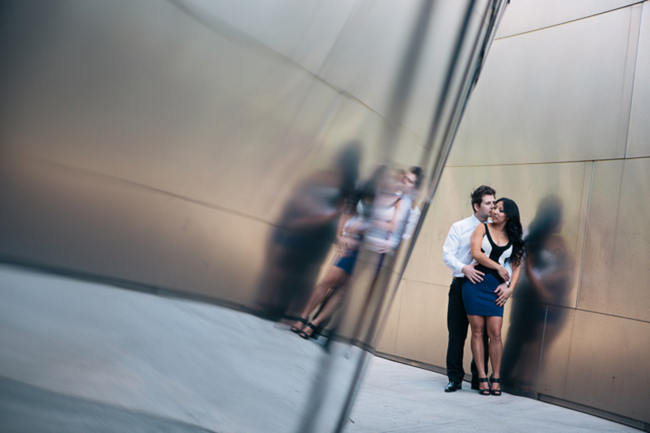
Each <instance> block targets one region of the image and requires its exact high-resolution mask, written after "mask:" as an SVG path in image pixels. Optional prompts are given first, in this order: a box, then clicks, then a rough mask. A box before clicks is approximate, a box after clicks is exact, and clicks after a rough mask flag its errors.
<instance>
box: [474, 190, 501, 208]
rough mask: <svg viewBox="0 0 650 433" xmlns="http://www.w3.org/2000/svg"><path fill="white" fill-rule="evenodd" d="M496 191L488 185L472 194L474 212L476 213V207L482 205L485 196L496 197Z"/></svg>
mask: <svg viewBox="0 0 650 433" xmlns="http://www.w3.org/2000/svg"><path fill="white" fill-rule="evenodd" d="M495 194H496V191H494V189H493V188H492V187H489V186H487V185H481V186H479V187H478V188H476V189H475V190H474V192H473V193H472V196H471V197H472V212H476V209H474V205H475V204H477V205H479V206H480V205H481V202H482V201H483V196H484V195H495Z"/></svg>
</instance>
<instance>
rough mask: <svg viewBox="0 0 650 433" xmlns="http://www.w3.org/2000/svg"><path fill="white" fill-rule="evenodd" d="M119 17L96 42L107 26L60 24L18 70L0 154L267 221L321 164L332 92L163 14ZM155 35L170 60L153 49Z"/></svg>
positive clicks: (178, 16) (101, 22)
mask: <svg viewBox="0 0 650 433" xmlns="http://www.w3.org/2000/svg"><path fill="white" fill-rule="evenodd" d="M88 7H89V8H91V7H90V6H88ZM81 9H82V10H83V8H81ZM127 11H129V12H131V13H132V15H131V19H130V20H126V21H125V22H123V23H122V25H121V31H120V32H103V31H101V29H102V28H103V26H105V25H107V21H108V18H106V15H101V14H95V15H93V14H90V16H89V17H88V18H87V20H91V21H92V25H90V24H88V25H84V24H82V23H83V21H80V20H75V19H73V17H69V16H68V17H67V18H68V19H67V20H65V19H63V18H62V23H61V26H60V28H58V27H54V30H52V32H51V33H52V34H49V35H47V36H49V38H46V39H45V40H47V41H48V42H47V43H44V49H42V50H35V51H33V52H31V57H30V56H27V59H25V61H23V62H17V63H18V64H17V65H16V67H15V69H14V70H13V72H14V74H13V75H14V76H15V77H17V78H16V80H15V83H14V84H15V85H13V86H12V88H13V91H12V93H11V94H10V100H11V101H12V110H10V113H11V114H9V116H11V117H9V119H7V128H6V129H5V132H6V134H7V135H6V137H8V139H7V141H6V142H5V145H6V146H7V147H13V148H17V149H20V150H21V151H24V152H30V153H33V154H37V155H39V156H44V157H46V158H49V159H51V160H55V161H59V162H62V163H65V164H67V165H71V166H77V167H83V168H85V169H88V170H91V171H97V172H99V173H104V174H109V175H112V176H116V177H119V178H123V179H128V180H131V181H134V182H137V183H140V184H143V185H149V186H155V187H156V188H157V189H160V190H163V191H167V192H171V193H174V194H178V195H181V196H185V197H189V198H192V199H196V200H200V201H204V202H208V203H211V204H215V205H221V206H225V207H227V208H228V209H230V210H235V211H238V212H243V213H246V214H249V215H255V216H256V217H261V218H264V219H266V220H267V221H273V219H274V216H275V213H276V212H277V211H278V210H279V208H280V207H281V203H282V201H283V198H284V197H286V196H287V194H289V191H290V189H291V187H292V185H293V183H294V182H295V181H296V180H297V179H298V178H299V177H300V176H302V175H303V174H304V173H301V172H300V170H305V171H307V172H308V171H312V170H313V169H314V168H315V167H316V166H319V165H321V164H322V160H325V161H327V159H326V158H323V156H322V154H321V155H320V156H321V161H318V157H317V156H316V157H315V152H317V151H318V150H319V149H322V148H323V147H327V144H324V143H322V142H319V141H318V138H317V137H318V134H319V133H321V132H322V130H323V128H327V127H328V126H329V125H328V123H327V122H328V119H329V118H330V117H331V112H332V110H336V108H337V107H338V105H339V99H340V96H339V95H338V93H337V91H335V90H333V89H331V88H330V87H328V86H327V85H325V84H324V83H322V82H321V81H319V80H317V79H315V78H314V77H313V76H311V75H310V74H309V73H307V72H306V71H304V70H301V69H299V68H296V67H293V66H292V65H290V64H287V63H286V62H284V61H282V60H280V59H278V58H276V57H273V56H268V55H262V54H260V53H259V52H257V51H255V50H251V49H250V47H248V46H246V45H242V44H237V43H233V42H232V41H230V40H227V39H225V38H223V37H221V36H220V35H218V34H215V33H213V32H210V31H208V30H206V29H204V28H203V27H202V26H198V25H196V23H195V22H192V21H191V20H189V19H188V18H187V17H186V16H185V15H184V14H182V13H181V12H180V11H179V10H178V9H176V8H174V7H171V6H169V4H168V3H164V4H162V5H160V8H155V11H156V12H155V13H152V11H151V10H142V8H139V7H138V6H137V5H136V4H133V5H131V6H129V7H127ZM77 13H79V12H77ZM71 15H73V14H72V13H71ZM64 16H65V15H64ZM109 16H110V15H109ZM139 18H141V19H139ZM108 22H110V21H108ZM25 28H28V26H25ZM162 28H164V29H165V31H166V32H171V34H169V33H165V34H166V35H167V36H168V37H169V38H171V39H174V40H175V41H176V43H177V44H178V45H179V48H178V50H170V49H169V47H167V46H165V45H164V44H161V43H160V42H159V38H160V34H161V32H162ZM18 38H19V36H18V35H16V39H18ZM122 38H128V40H129V43H128V44H124V43H123V39H122ZM80 40H83V41H84V44H79V43H78V41H80ZM77 45H79V46H77ZM97 46H102V47H104V49H102V50H100V49H97V48H96V47H97ZM68 47H74V50H71V49H69V48H68ZM79 57H81V58H84V61H85V64H84V67H83V68H81V67H79V68H74V67H71V65H74V64H75V59H77V58H79ZM224 58H227V59H228V62H227V64H228V67H224V62H223V59H224ZM32 62H35V63H39V64H40V63H45V64H48V65H50V67H48V68H33V67H31V66H30V65H31V64H32ZM161 64H163V65H165V67H161V66H160V65H161ZM188 65H192V67H189V66H188ZM107 76H111V77H116V79H111V80H107V79H106V77H107ZM98 89H100V90H98ZM98 92H100V93H99V94H98ZM100 100H101V104H100V103H98V101H100ZM35 124H38V125H39V127H38V128H34V127H33V125H35ZM350 138H352V137H351V136H346V137H345V138H344V140H349V139H350ZM340 144H341V143H335V144H334V145H333V146H332V149H336V147H338V146H339V145H340ZM334 152H335V150H332V153H334ZM328 162H329V161H328Z"/></svg>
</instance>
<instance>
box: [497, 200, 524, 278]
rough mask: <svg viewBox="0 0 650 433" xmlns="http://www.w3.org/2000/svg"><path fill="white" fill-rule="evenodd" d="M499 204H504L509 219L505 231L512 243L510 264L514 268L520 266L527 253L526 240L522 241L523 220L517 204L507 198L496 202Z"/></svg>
mask: <svg viewBox="0 0 650 433" xmlns="http://www.w3.org/2000/svg"><path fill="white" fill-rule="evenodd" d="M499 202H501V203H503V213H505V214H506V217H507V218H508V220H507V221H506V227H505V230H506V234H507V235H508V240H509V241H510V242H511V243H512V254H511V255H510V262H511V263H512V266H519V264H520V263H521V259H522V257H523V256H524V251H525V245H524V240H523V239H522V234H523V229H522V228H521V220H520V218H519V208H518V207H517V203H515V202H514V201H512V200H510V199H509V198H506V197H502V198H500V199H499V200H497V201H496V203H499ZM496 203H495V204H496Z"/></svg>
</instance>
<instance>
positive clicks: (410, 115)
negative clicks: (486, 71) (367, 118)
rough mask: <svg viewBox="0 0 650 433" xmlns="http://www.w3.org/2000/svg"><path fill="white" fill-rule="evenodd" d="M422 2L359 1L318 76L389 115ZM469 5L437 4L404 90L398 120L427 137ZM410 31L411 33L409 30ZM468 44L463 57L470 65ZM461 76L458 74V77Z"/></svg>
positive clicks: (481, 4)
mask: <svg viewBox="0 0 650 433" xmlns="http://www.w3.org/2000/svg"><path fill="white" fill-rule="evenodd" d="M423 4H424V2H419V1H410V2H402V3H400V4H399V7H396V3H395V2H393V1H391V0H382V1H375V0H365V1H362V2H360V3H359V5H358V7H357V8H355V11H354V13H353V14H351V16H350V19H349V21H348V22H347V23H346V25H345V27H344V28H343V29H342V31H341V33H340V35H339V38H338V39H337V41H336V43H335V44H334V46H333V48H332V50H331V53H330V54H329V56H328V59H327V61H326V62H325V64H324V66H323V68H322V69H321V71H320V73H319V75H320V76H321V77H322V78H323V79H324V80H325V81H327V82H328V83H332V84H333V85H334V86H335V87H339V88H342V89H345V90H346V91H347V92H349V93H350V94H352V95H353V96H354V97H356V98H358V99H359V100H361V101H362V102H363V103H364V104H366V105H367V106H368V107H370V108H371V109H372V110H374V111H377V112H378V113H380V114H381V115H382V116H388V115H389V113H388V111H389V107H388V104H389V103H391V100H392V99H391V98H392V97H393V96H392V92H393V90H392V89H393V88H394V86H395V84H396V80H397V79H398V77H399V74H400V72H403V71H400V65H402V62H403V61H404V59H405V56H406V54H407V53H408V52H407V50H406V49H405V47H406V43H407V41H408V40H409V38H410V37H411V36H412V35H411V30H410V29H411V28H412V26H413V25H414V23H415V19H416V18H417V14H418V13H419V11H420V8H421V6H422V5H423ZM467 4H468V3H467V2H464V1H463V2H433V6H432V9H433V14H432V16H431V20H430V21H429V26H428V33H427V35H426V39H425V41H424V43H423V47H425V49H423V50H422V52H421V57H420V59H419V64H418V68H417V69H419V71H418V72H417V74H415V76H414V82H413V87H412V89H411V92H410V94H409V95H407V94H405V92H402V95H400V96H402V97H403V98H406V97H407V96H408V97H409V98H410V99H409V100H406V102H407V104H406V106H405V107H404V109H405V112H404V117H403V118H400V119H394V120H395V121H397V122H400V123H401V124H403V125H405V126H406V127H407V128H408V129H411V130H413V132H415V133H416V134H419V135H421V136H423V137H425V136H426V134H427V132H428V130H429V128H430V124H431V119H432V115H433V108H434V104H435V103H436V101H437V98H438V97H439V96H440V91H441V88H442V84H443V81H444V80H443V77H445V75H446V73H447V68H448V67H449V61H450V58H451V55H452V47H453V45H454V42H455V40H456V37H457V34H458V33H457V32H458V29H459V28H460V26H461V24H462V20H463V15H464V13H465V9H466V7H467ZM487 4H488V2H487V1H485V0H481V1H478V2H476V11H484V10H485V9H486V6H487ZM482 17H483V14H482V13H479V12H477V13H475V14H473V15H472V19H471V23H470V34H471V33H472V32H475V31H476V30H477V27H478V24H479V22H480V20H481V18H482ZM407 29H408V30H407ZM468 54H469V51H468V45H466V46H465V47H464V49H463V50H462V53H461V60H462V61H467V57H468ZM459 77H460V75H456V76H455V79H458V78H459Z"/></svg>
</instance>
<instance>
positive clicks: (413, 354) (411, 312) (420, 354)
mask: <svg viewBox="0 0 650 433" xmlns="http://www.w3.org/2000/svg"><path fill="white" fill-rule="evenodd" d="M448 293H449V286H448V285H447V286H439V285H437V284H428V283H421V282H419V281H410V280H406V284H405V287H404V289H403V292H402V298H401V303H400V304H401V305H400V315H399V319H400V320H399V326H398V329H397V342H396V345H395V354H396V355H398V356H401V357H404V358H408V359H413V360H416V361H420V362H425V363H427V364H433V365H438V366H444V365H445V355H446V349H447V299H448Z"/></svg>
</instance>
